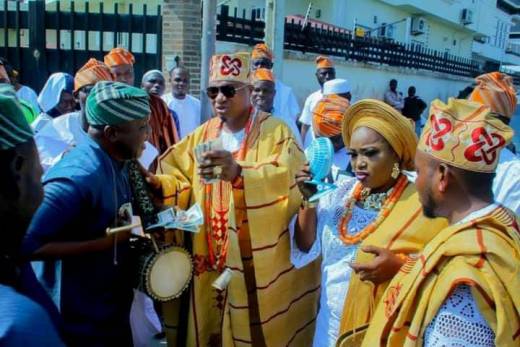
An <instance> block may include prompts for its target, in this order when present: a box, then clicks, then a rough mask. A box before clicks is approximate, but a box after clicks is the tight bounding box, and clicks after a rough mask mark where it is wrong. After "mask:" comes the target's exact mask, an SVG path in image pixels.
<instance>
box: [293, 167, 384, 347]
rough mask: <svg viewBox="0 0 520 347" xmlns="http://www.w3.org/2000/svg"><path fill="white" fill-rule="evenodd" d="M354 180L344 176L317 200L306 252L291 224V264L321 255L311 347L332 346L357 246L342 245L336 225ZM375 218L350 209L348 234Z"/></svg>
mask: <svg viewBox="0 0 520 347" xmlns="http://www.w3.org/2000/svg"><path fill="white" fill-rule="evenodd" d="M355 182H356V179H355V178H351V177H345V178H344V179H342V180H340V181H339V182H336V183H337V185H338V188H337V189H336V190H335V191H334V192H333V193H331V194H329V195H326V196H325V197H323V198H322V199H320V203H319V205H318V209H317V216H318V226H317V231H316V240H315V241H314V244H313V245H312V247H311V249H310V250H309V252H307V253H306V252H302V251H300V250H299V249H298V246H297V245H296V243H295V242H294V220H295V219H296V218H295V219H294V220H293V223H292V224H291V228H290V230H291V238H292V240H293V241H292V242H291V248H292V249H291V261H292V263H293V264H294V266H296V267H297V268H301V267H303V266H305V265H307V264H309V263H310V262H312V261H313V260H314V259H316V258H318V257H319V256H320V255H321V256H322V262H321V272H322V274H321V294H320V309H319V312H318V317H317V320H316V332H315V334H314V342H313V346H314V347H321V346H324V347H325V346H327V347H329V346H335V345H336V340H337V338H338V332H339V323H340V320H341V314H342V311H343V304H344V301H345V297H346V294H347V290H348V287H349V282H350V276H351V273H352V269H351V268H350V266H349V265H348V263H350V262H353V261H355V258H354V257H355V254H356V251H357V249H358V245H351V246H347V245H345V244H344V243H343V242H342V241H341V239H340V238H339V234H338V223H339V221H340V219H341V216H342V214H343V211H344V207H345V202H346V200H347V199H348V197H349V196H350V194H351V190H352V187H353V186H354V183H355ZM376 216H377V212H376V211H371V210H363V209H362V208H359V207H357V206H356V207H354V209H353V211H352V218H351V219H350V222H349V225H348V233H349V234H351V235H355V234H357V233H359V232H360V231H361V230H363V229H364V228H365V227H366V226H367V225H368V224H370V222H372V221H373V220H374V219H375V217H376Z"/></svg>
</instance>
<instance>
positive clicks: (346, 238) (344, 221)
mask: <svg viewBox="0 0 520 347" xmlns="http://www.w3.org/2000/svg"><path fill="white" fill-rule="evenodd" d="M407 185H408V179H407V178H406V176H404V175H401V176H400V177H399V178H398V179H397V182H396V183H395V185H394V187H393V188H392V191H391V193H390V194H389V195H388V197H387V198H386V199H385V201H384V203H383V204H382V206H381V209H380V211H379V214H378V215H377V217H376V219H375V220H374V221H373V222H372V223H370V224H369V225H367V226H366V227H365V228H364V229H363V230H362V231H361V232H359V233H357V234H356V235H349V234H348V231H347V227H348V223H349V222H350V219H351V218H352V210H353V209H354V205H355V204H356V203H357V202H359V201H361V200H364V199H366V193H365V196H363V191H364V189H363V186H362V185H361V183H359V182H358V183H356V186H355V187H354V192H353V194H352V196H351V197H350V198H349V199H348V200H347V202H346V204H345V211H344V212H343V215H342V217H341V220H340V222H339V225H338V231H339V238H340V239H341V241H343V243H344V244H346V245H353V244H356V243H359V242H361V241H363V240H364V239H366V238H367V237H368V236H369V235H370V234H372V233H373V232H374V231H375V230H376V229H377V228H378V227H379V225H380V224H381V223H382V222H383V221H384V220H385V218H386V217H388V215H389V214H390V212H391V211H392V209H393V208H394V206H395V203H396V202H397V201H398V200H399V198H400V197H401V194H402V193H403V191H404V189H405V188H406V186H407Z"/></svg>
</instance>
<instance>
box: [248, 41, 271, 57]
mask: <svg viewBox="0 0 520 347" xmlns="http://www.w3.org/2000/svg"><path fill="white" fill-rule="evenodd" d="M261 58H267V59H269V60H273V58H274V56H273V52H272V51H271V49H270V48H269V46H268V45H266V44H265V43H258V44H256V45H255V46H254V47H253V51H252V52H251V59H261Z"/></svg>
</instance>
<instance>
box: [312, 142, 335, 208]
mask: <svg viewBox="0 0 520 347" xmlns="http://www.w3.org/2000/svg"><path fill="white" fill-rule="evenodd" d="M305 156H306V157H307V160H308V161H309V166H310V170H311V174H312V180H311V181H306V182H305V183H308V184H314V185H316V188H317V189H318V191H317V192H316V194H314V195H313V196H311V197H310V198H309V201H310V202H314V201H317V200H318V199H320V198H321V197H323V196H325V195H327V194H328V193H331V192H332V191H333V190H334V189H336V188H337V187H336V185H334V184H331V183H327V182H325V181H324V179H325V178H327V176H328V175H329V173H330V170H331V168H332V161H333V159H334V146H333V145H332V142H331V141H330V140H329V138H327V137H318V138H316V139H314V140H313V141H312V143H311V145H310V146H309V147H308V148H307V149H306V150H305Z"/></svg>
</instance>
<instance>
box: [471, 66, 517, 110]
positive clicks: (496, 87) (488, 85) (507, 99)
mask: <svg viewBox="0 0 520 347" xmlns="http://www.w3.org/2000/svg"><path fill="white" fill-rule="evenodd" d="M476 82H477V86H476V87H475V89H474V90H473V92H472V93H471V95H470V96H469V100H471V101H476V102H478V103H481V104H484V105H486V106H488V107H490V108H491V111H493V112H495V113H498V114H499V115H501V116H504V117H507V118H511V117H512V116H513V114H514V112H515V109H516V102H517V100H516V91H515V88H514V86H513V79H512V78H511V77H510V76H508V75H506V74H503V73H500V72H498V71H495V72H491V73H487V74H484V75H480V76H478V77H477V78H476Z"/></svg>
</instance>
